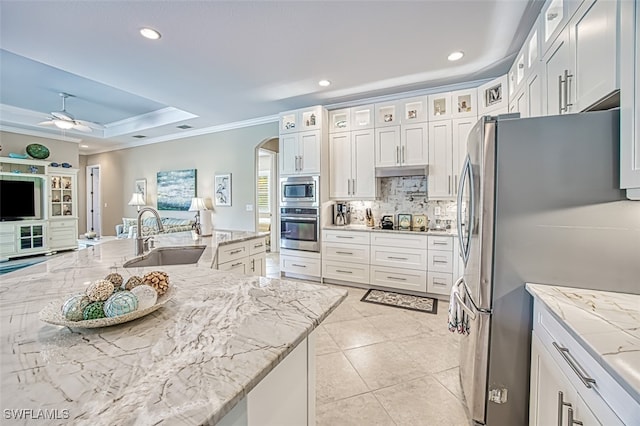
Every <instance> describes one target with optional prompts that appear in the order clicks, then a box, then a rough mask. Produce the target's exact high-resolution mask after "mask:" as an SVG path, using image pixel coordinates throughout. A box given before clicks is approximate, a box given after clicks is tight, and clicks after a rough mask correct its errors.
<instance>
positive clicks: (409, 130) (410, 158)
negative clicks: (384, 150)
mask: <svg viewBox="0 0 640 426" xmlns="http://www.w3.org/2000/svg"><path fill="white" fill-rule="evenodd" d="M401 131H402V134H401V136H400V145H401V146H400V163H401V164H402V165H403V166H417V165H419V166H422V165H426V164H428V163H429V143H428V141H429V135H428V130H427V123H420V124H410V125H403V126H402V127H401Z"/></svg>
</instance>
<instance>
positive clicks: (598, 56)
mask: <svg viewBox="0 0 640 426" xmlns="http://www.w3.org/2000/svg"><path fill="white" fill-rule="evenodd" d="M617 3H618V2H616V1H608V0H588V1H585V2H584V4H583V5H582V6H581V8H580V9H579V10H578V11H577V12H576V18H575V20H572V21H571V23H570V31H571V45H572V47H573V49H572V50H573V51H574V52H575V68H574V74H575V84H574V85H573V87H575V96H573V97H571V96H570V97H569V103H574V104H575V110H576V111H582V110H584V109H585V108H587V107H588V106H590V105H593V104H594V103H595V102H597V101H598V100H600V99H601V98H602V97H603V96H605V95H607V94H609V93H611V92H612V91H614V90H615V89H616V88H617V87H619V86H618V84H617V83H618V82H617V78H616V69H617V61H616V57H617V55H616V31H617V25H616V8H617Z"/></svg>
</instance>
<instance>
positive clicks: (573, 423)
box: [567, 408, 582, 426]
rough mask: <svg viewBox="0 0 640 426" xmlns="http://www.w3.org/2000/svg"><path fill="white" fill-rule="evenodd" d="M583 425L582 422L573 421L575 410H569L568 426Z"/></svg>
mask: <svg viewBox="0 0 640 426" xmlns="http://www.w3.org/2000/svg"><path fill="white" fill-rule="evenodd" d="M573 425H582V422H581V421H580V420H574V419H573V408H569V409H568V410H567V426H573Z"/></svg>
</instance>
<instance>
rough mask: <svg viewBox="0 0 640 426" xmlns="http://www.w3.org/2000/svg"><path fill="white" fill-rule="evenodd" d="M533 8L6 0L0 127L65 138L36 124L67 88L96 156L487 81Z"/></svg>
mask: <svg viewBox="0 0 640 426" xmlns="http://www.w3.org/2000/svg"><path fill="white" fill-rule="evenodd" d="M542 3H543V1H542V0H533V1H526V0H466V1H462V0H446V1H435V0H433V1H393V0H387V1H357V0H352V1H289V2H284V1H226V2H222V1H140V0H138V1H115V0H114V1H100V2H95V1H39V2H36V1H28V0H26V1H25V0H21V1H7V0H2V1H1V2H0V49H2V50H0V83H1V84H0V125H1V126H2V127H1V128H2V129H5V130H10V131H18V132H26V133H30V132H48V134H51V135H57V136H60V135H61V133H60V131H59V130H56V129H55V128H49V127H42V126H38V125H37V123H38V122H40V121H42V120H43V119H45V118H46V116H47V115H48V114H49V112H51V111H56V110H60V109H61V101H60V98H59V96H58V92H67V93H71V94H73V95H74V96H75V98H70V99H68V101H67V111H69V112H71V113H72V114H74V115H75V117H76V118H77V119H81V120H88V121H94V122H97V123H101V124H103V125H105V130H104V132H102V131H94V133H92V134H91V135H89V136H87V134H84V133H76V132H73V131H67V133H66V134H65V135H63V136H68V137H72V138H73V140H75V141H79V140H81V141H82V142H81V143H82V144H86V145H88V146H89V148H86V149H81V153H93V152H100V151H105V150H110V149H116V148H119V147H123V146H134V145H136V144H141V143H150V142H158V141H163V140H168V139H174V138H177V137H183V136H186V135H190V134H196V133H198V134H199V133H204V132H207V131H209V130H213V129H215V128H217V127H216V126H223V127H224V126H228V125H229V123H236V122H242V121H247V120H249V121H256V122H260V121H269V120H271V121H272V120H273V116H274V115H276V114H277V113H278V112H280V111H285V110H288V109H295V108H301V107H305V106H309V105H315V104H323V105H335V104H339V103H346V104H348V103H350V102H351V103H353V102H355V101H357V100H359V99H364V98H372V97H377V96H384V95H389V94H393V93H399V92H406V91H413V90H426V89H429V88H432V87H436V86H443V85H449V84H456V83H461V82H466V81H475V80H482V79H486V78H490V77H495V76H498V75H500V74H503V73H505V72H506V70H507V69H508V67H509V65H510V64H511V62H512V61H513V56H514V55H515V54H516V53H517V51H518V49H519V47H520V46H521V44H522V42H523V41H524V38H525V37H526V35H527V33H528V31H529V28H530V27H531V25H532V24H533V22H534V20H535V18H536V16H537V14H538V12H539V10H540V9H541V7H542ZM144 26H149V27H152V28H155V29H157V30H158V31H160V32H161V33H162V38H161V39H160V40H158V41H150V40H147V39H144V38H142V37H141V36H140V35H139V33H138V31H139V29H140V28H141V27H144ZM454 50H462V51H464V52H465V56H464V58H463V59H462V60H460V61H458V62H455V63H453V62H448V61H447V55H448V54H449V53H450V52H452V51H454ZM323 78H326V79H329V80H331V81H332V83H333V84H332V85H331V86H330V87H328V88H322V87H319V86H318V84H317V82H318V80H320V79H323ZM190 117H193V118H190ZM181 124H188V125H191V126H193V128H192V129H188V130H180V129H178V128H176V126H177V125H181ZM16 129H21V130H16ZM36 134H38V133H36ZM140 134H141V135H145V136H146V138H145V139H142V140H139V139H136V138H133V136H134V135H140Z"/></svg>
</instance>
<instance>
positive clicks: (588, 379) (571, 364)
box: [552, 342, 596, 389]
mask: <svg viewBox="0 0 640 426" xmlns="http://www.w3.org/2000/svg"><path fill="white" fill-rule="evenodd" d="M552 343H553V347H554V348H556V350H557V351H558V352H560V355H561V356H562V358H564V360H565V361H566V362H567V364H569V367H571V369H572V370H573V372H574V373H576V375H577V376H578V377H579V378H580V381H581V382H582V384H584V385H585V386H586V387H587V388H589V389H591V387H592V386H591V384H594V385H595V384H596V380H595V379H593V378H592V377H589V376H587V375H585V374H583V373H582V371H584V370H583V369H582V367H580V368H578V363H577V362H576V361H575V359H573V357H572V356H571V354H570V353H569V349H567V348H563V347H562V346H560V345H559V344H557V343H556V342H552Z"/></svg>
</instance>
